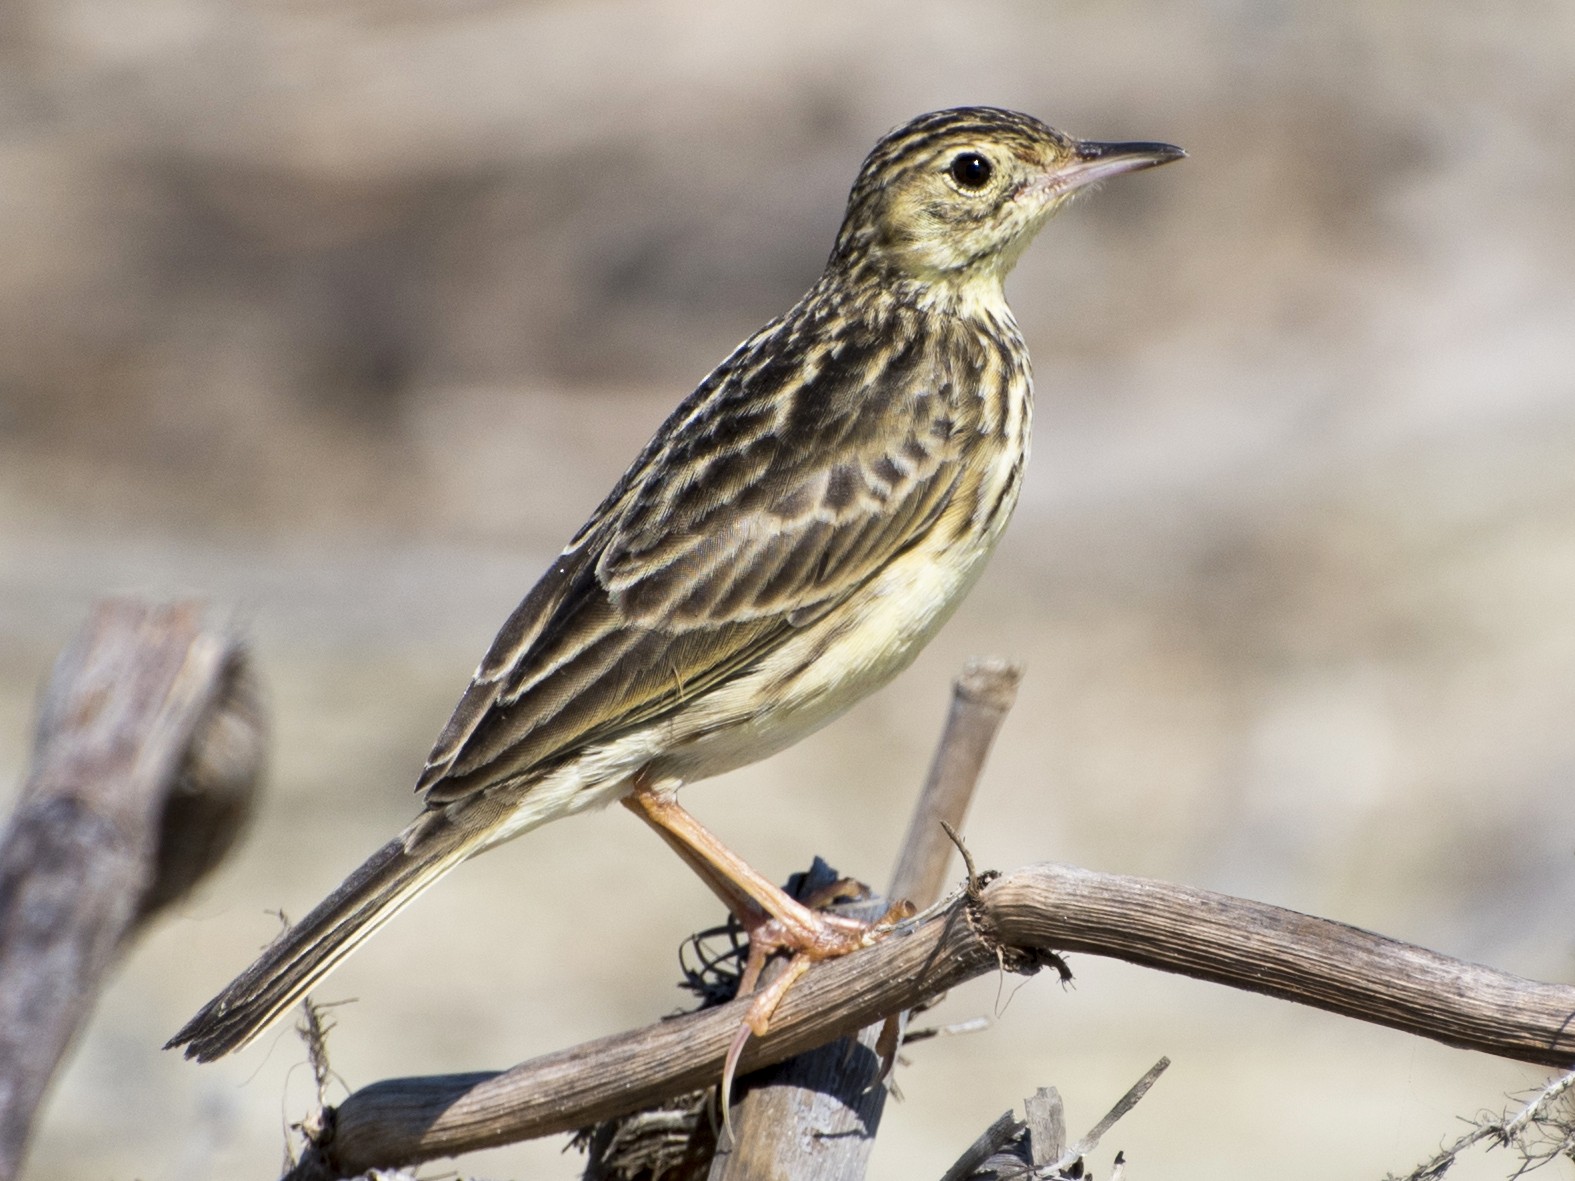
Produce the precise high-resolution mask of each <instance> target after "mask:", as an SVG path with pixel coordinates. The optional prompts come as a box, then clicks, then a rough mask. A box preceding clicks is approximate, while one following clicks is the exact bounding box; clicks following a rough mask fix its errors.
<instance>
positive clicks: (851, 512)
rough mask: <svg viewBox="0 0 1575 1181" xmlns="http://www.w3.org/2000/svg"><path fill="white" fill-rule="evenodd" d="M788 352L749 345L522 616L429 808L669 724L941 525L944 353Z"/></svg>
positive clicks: (654, 450)
mask: <svg viewBox="0 0 1575 1181" xmlns="http://www.w3.org/2000/svg"><path fill="white" fill-rule="evenodd" d="M775 331H776V332H777V333H779V334H780V333H784V332H787V331H788V330H787V329H785V328H783V327H781V326H780V325H779V326H777V328H776V329H775ZM792 346H793V341H792V339H791V338H789V339H787V340H785V341H784V340H782V339H775V338H773V336H772V330H771V329H768V330H766V331H763V332H762V333H761V334H760V335H759V336H757V337H756V338H755V339H754V340H752V341H749V342H746V344H745V345H743V346H741V347H740V349H739V351H738V352H737V353H735V354H734V356H733V357H732V358H730V359H729V360H728V361H727V362H725V363H724V364H723V365H722V366H721V367H720V368H719V369H718V370H717V371H716V373H714V374H712V376H711V377H710V378H708V379H707V381H706V382H705V383H704V384H703V385H702V386H701V387H700V388H699V389H698V390H696V391H695V393H694V394H693V395H692V396H691V397H690V398H689V399H688V400H687V401H686V402H685V403H684V404H683V405H682V406H680V407H679V409H678V410H677V411H676V412H675V413H674V414H673V415H672V417H671V418H669V419H668V421H667V423H666V424H664V426H663V427H662V429H661V430H660V431H659V432H658V434H657V436H656V437H655V438H654V439H653V440H652V442H651V443H650V445H649V446H648V447H647V448H646V450H645V452H644V454H642V456H641V457H640V459H639V460H637V461H636V463H635V464H634V466H633V467H632V468H631V469H630V470H629V472H628V473H627V474H626V475H625V476H624V478H623V480H622V481H621V482H620V484H619V486H618V487H617V488H616V489H614V491H613V493H612V494H611V495H610V496H609V497H608V498H607V500H606V501H605V502H604V503H603V505H602V506H601V508H600V509H598V511H597V513H596V514H595V515H593V516H592V518H591V521H590V522H589V523H588V524H587V525H586V527H585V528H584V529H582V530H581V532H580V534H579V535H578V536H577V537H576V538H575V539H574V541H573V542H571V543H570V547H569V548H568V549H567V550H566V551H565V552H564V554H563V555H562V556H561V557H560V559H559V560H558V561H557V562H556V563H554V565H553V566H552V568H551V569H550V570H549V571H548V572H547V574H546V575H545V576H544V577H543V579H542V580H541V582H540V583H538V584H537V586H536V587H535V588H534V589H533V590H532V591H531V592H530V594H529V595H528V596H527V597H526V598H525V600H524V602H523V603H521V604H520V606H519V607H518V608H517V609H516V610H515V612H514V614H513V615H512V616H510V618H509V620H508V622H507V623H505V624H504V627H503V629H502V631H501V632H500V633H499V634H498V637H497V639H496V640H495V641H494V642H493V645H492V648H491V650H490V651H489V652H488V654H487V656H486V659H485V660H484V661H483V662H482V664H481V667H480V668H479V669H478V670H477V673H476V676H475V678H474V680H473V681H472V682H471V684H470V687H469V688H468V689H467V690H466V692H465V694H464V697H463V698H462V699H461V701H460V703H459V706H458V708H457V709H456V710H455V713H454V716H453V718H452V719H451V720H450V722H449V724H448V726H447V728H446V729H445V730H444V732H443V734H442V736H441V737H440V738H439V740H438V743H437V745H436V746H435V747H434V749H433V751H432V754H431V756H430V758H429V760H428V764H427V768H426V771H425V773H424V774H423V776H422V780H421V783H420V784H419V785H418V786H419V788H420V789H424V790H425V791H426V793H427V802H428V804H429V806H435V805H442V804H446V803H450V802H452V801H454V800H457V799H461V798H463V797H465V796H468V795H470V794H471V793H473V792H476V791H480V790H482V789H484V788H486V787H488V786H491V785H493V784H496V783H500V782H506V781H509V780H515V779H518V778H519V777H521V776H523V775H526V774H528V773H530V772H532V771H533V770H535V769H538V768H540V767H542V766H543V765H547V764H550V763H551V761H553V760H554V759H556V758H559V757H562V756H564V755H566V754H567V753H568V752H570V751H573V750H576V749H578V748H579V747H581V746H582V745H584V744H586V743H588V742H594V741H600V740H605V739H607V738H610V737H614V736H616V735H618V734H619V733H621V732H623V731H624V730H626V729H628V728H629V727H632V726H634V725H637V724H639V723H642V722H645V721H648V720H650V719H652V718H654V717H658V716H660V715H662V714H664V713H666V712H668V711H670V710H673V709H674V708H676V707H678V706H679V705H681V704H682V703H683V702H684V701H685V700H686V699H689V698H692V697H694V696H695V695H696V694H699V693H702V692H704V691H705V690H707V689H709V688H711V687H712V686H714V685H716V684H718V683H719V682H721V681H724V680H726V679H727V678H728V677H730V676H732V675H734V674H736V673H737V672H738V671H740V670H741V669H743V668H744V667H746V666H748V665H750V664H751V663H752V662H754V661H756V660H757V659H759V658H760V656H761V655H762V654H764V653H766V652H768V651H770V650H771V649H772V648H773V647H774V646H775V645H777V644H778V643H780V642H781V641H782V640H783V639H784V638H785V637H786V636H788V635H790V634H791V633H792V632H793V630H794V629H796V628H798V627H802V626H804V625H805V624H806V623H808V622H809V621H811V620H813V619H814V618H817V617H818V616H819V615H820V614H821V613H823V612H825V611H827V610H829V609H831V608H832V607H834V606H835V605H836V604H837V603H838V602H840V601H841V600H842V599H844V598H845V597H846V596H848V595H849V594H851V593H852V592H853V591H854V590H855V589H857V588H858V587H859V586H860V585H862V584H863V583H864V582H865V581H866V580H868V579H869V578H870V577H871V576H872V575H874V574H875V573H877V572H878V571H879V570H881V569H882V568H883V567H884V566H885V565H886V564H887V563H888V562H890V561H891V560H892V558H894V557H895V556H897V555H898V554H899V553H901V552H902V551H903V550H904V549H906V548H907V547H908V546H910V545H911V544H913V543H914V542H915V541H916V540H917V539H918V538H920V537H921V536H923V535H924V533H925V532H926V531H927V530H928V529H929V528H930V527H932V526H933V525H934V523H935V522H936V521H937V520H939V519H940V518H941V516H942V514H943V512H944V510H945V508H946V506H947V504H948V502H949V500H950V498H951V496H950V494H951V490H952V487H953V485H954V483H955V481H956V480H957V478H958V474H957V465H956V464H955V463H953V462H951V459H952V454H953V447H954V444H955V437H954V436H955V435H956V434H957V424H956V422H955V421H954V418H953V416H952V405H953V399H952V398H951V397H950V390H951V388H952V384H951V381H950V380H949V379H948V378H947V377H945V376H944V375H939V376H938V375H937V373H936V367H935V364H934V361H933V357H931V356H928V355H927V354H929V350H928V349H926V348H925V347H924V346H923V344H922V342H920V341H918V340H916V339H911V338H910V339H909V340H908V341H907V342H906V343H905V344H904V343H901V342H899V343H896V344H890V343H887V344H883V343H881V342H879V341H876V340H874V339H873V338H871V339H869V340H867V341H863V342H860V341H858V340H854V341H850V342H845V343H844V344H843V345H842V346H841V347H835V348H828V349H824V350H822V352H823V353H824V355H823V356H822V357H821V359H820V361H819V363H818V364H816V363H813V358H811V363H809V364H806V363H805V361H804V360H803V358H802V357H799V358H798V359H797V360H793V359H792V358H793V355H794V349H793V347H792ZM762 357H764V358H766V359H764V360H762V359H761V358H762ZM805 375H808V378H809V379H808V380H807V381H806V380H805V379H804V378H805ZM893 415H899V416H900V417H898V418H896V419H895V420H894V418H893Z"/></svg>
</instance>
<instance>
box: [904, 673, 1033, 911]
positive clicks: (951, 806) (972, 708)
mask: <svg viewBox="0 0 1575 1181" xmlns="http://www.w3.org/2000/svg"><path fill="white" fill-rule="evenodd" d="M1022 677H1023V670H1022V666H1021V665H1016V664H1012V663H1010V662H1009V661H1005V660H998V659H988V658H976V659H973V660H970V661H969V662H968V663H967V664H966V665H965V666H964V667H963V671H962V675H961V676H960V677H958V678H957V682H956V684H954V685H953V686H952V704H951V710H950V712H949V714H948V715H947V718H946V729H945V730H944V731H943V732H942V734H941V742H940V745H939V746H938V747H937V748H936V750H935V759H934V761H933V762H932V763H931V764H930V774H929V777H928V778H927V779H926V780H925V784H924V791H923V792H922V793H920V795H919V803H918V806H917V807H916V808H915V809H914V812H913V819H912V820H911V821H909V823H908V835H907V836H906V837H905V838H904V839H903V842H902V852H901V853H900V854H898V857H897V868H896V869H895V870H894V871H893V872H892V877H891V889H890V890H888V891H887V893H888V895H889V896H890V897H891V898H893V899H907V900H908V901H909V902H911V903H913V904H914V905H915V906H917V907H919V908H920V909H923V908H924V907H926V906H930V905H932V904H933V903H934V902H935V901H936V899H938V898H939V897H940V896H941V892H942V891H943V890H944V889H945V888H946V870H947V866H949V865H950V864H951V859H952V854H953V853H955V852H956V849H955V847H954V846H953V845H952V842H951V838H949V837H948V836H947V835H946V829H945V828H944V827H943V826H942V822H943V821H944V822H945V823H946V824H949V825H951V826H952V828H953V829H955V830H957V831H959V832H961V831H962V827H963V818H964V817H965V816H967V815H968V805H969V803H970V802H971V801H972V800H973V793H974V788H975V787H976V786H977V785H978V782H979V776H980V774H982V773H983V771H984V761H985V759H986V758H987V757H988V756H989V754H990V748H991V747H992V746H994V745H995V736H996V734H997V733H998V732H999V731H1000V728H1001V723H1002V722H1003V721H1005V720H1006V714H1007V711H1008V710H1010V709H1011V708H1012V703H1013V702H1014V701H1016V700H1017V685H1018V682H1019V681H1021V680H1022Z"/></svg>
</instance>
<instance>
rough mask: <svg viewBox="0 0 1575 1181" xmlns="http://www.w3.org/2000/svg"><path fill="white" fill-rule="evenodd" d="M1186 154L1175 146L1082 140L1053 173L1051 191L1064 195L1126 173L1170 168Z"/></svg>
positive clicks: (1050, 180)
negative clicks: (1167, 166)
mask: <svg viewBox="0 0 1575 1181" xmlns="http://www.w3.org/2000/svg"><path fill="white" fill-rule="evenodd" d="M1186 154H1187V153H1186V152H1184V151H1182V150H1181V149H1180V148H1178V147H1176V146H1175V145H1174V144H1156V143H1124V144H1102V143H1094V142H1092V141H1090V140H1082V141H1079V143H1078V145H1077V148H1076V150H1075V151H1074V153H1073V155H1072V158H1071V159H1070V160H1068V161H1067V162H1066V163H1065V164H1063V165H1061V167H1059V168H1057V169H1056V170H1055V171H1054V172H1052V173H1050V176H1049V185H1050V188H1051V189H1052V190H1054V191H1055V192H1057V193H1060V194H1063V195H1064V194H1067V193H1071V192H1073V191H1074V190H1077V189H1081V188H1083V187H1084V186H1086V185H1091V184H1097V183H1098V182H1099V181H1102V180H1108V179H1109V178H1110V177H1112V176H1120V175H1121V174H1122V173H1123V172H1136V171H1138V170H1139V169H1140V168H1157V167H1159V165H1161V164H1169V163H1170V162H1171V161H1172V160H1180V159H1181V158H1182V157H1183V156H1185V155H1186Z"/></svg>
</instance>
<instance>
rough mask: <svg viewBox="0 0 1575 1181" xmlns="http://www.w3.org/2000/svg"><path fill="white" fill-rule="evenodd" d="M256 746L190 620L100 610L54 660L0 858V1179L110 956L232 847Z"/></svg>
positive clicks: (233, 649) (183, 615)
mask: <svg viewBox="0 0 1575 1181" xmlns="http://www.w3.org/2000/svg"><path fill="white" fill-rule="evenodd" d="M264 741H265V726H264V719H263V712H262V708H261V704H260V701H259V697H258V689H257V684H256V682H255V680H254V678H253V675H252V672H251V668H250V665H249V663H248V661H247V660H246V658H245V655H244V653H243V652H242V649H241V647H240V645H239V643H238V641H237V640H236V639H235V638H234V637H233V636H231V635H228V634H225V633H224V632H222V631H220V630H215V629H214V628H212V627H211V626H208V625H206V624H204V622H203V609H202V607H201V606H200V605H199V604H196V603H190V602H185V603H173V604H167V605H164V604H151V603H143V602H138V601H136V600H132V599H110V600H106V601H104V602H101V603H100V604H99V605H98V606H97V608H96V609H95V610H94V612H93V616H92V618H91V619H90V620H89V621H88V623H87V625H86V626H85V627H84V628H83V630H82V632H81V634H80V635H79V636H78V637H77V639H76V641H75V642H74V643H73V644H72V645H71V647H70V648H68V649H67V650H66V652H65V653H64V655H62V656H61V658H60V660H59V662H58V663H57V665H56V667H55V672H54V676H53V677H52V678H51V680H50V682H49V684H48V685H47V687H46V688H45V690H44V693H43V696H42V699H41V704H40V708H39V720H38V728H37V736H36V741H35V745H34V752H33V767H32V770H31V772H30V773H29V775H28V777H27V783H26V785H25V787H24V788H23V792H22V797H21V800H20V801H19V803H18V805H17V808H16V812H15V814H14V815H13V816H12V818H11V822H10V825H9V827H8V829H7V831H6V834H5V838H4V842H3V844H0V1178H7V1179H9V1178H11V1177H14V1176H16V1174H17V1172H18V1170H19V1169H20V1167H21V1162H22V1159H23V1155H24V1153H25V1151H26V1148H27V1141H28V1135H29V1132H30V1130H31V1128H32V1123H33V1117H34V1114H35V1113H36V1111H37V1108H38V1105H39V1102H40V1101H41V1099H42V1098H43V1096H44V1093H45V1092H46V1090H47V1089H48V1086H49V1082H50V1080H51V1079H52V1078H53V1077H54V1073H55V1069H56V1067H57V1066H58V1064H59V1062H60V1059H61V1057H62V1056H63V1055H64V1054H65V1052H66V1049H67V1048H68V1047H69V1045H70V1044H71V1041H72V1038H73V1037H74V1035H75V1034H76V1031H77V1030H78V1028H79V1027H80V1026H81V1025H82V1023H83V1022H84V1021H85V1020H86V1019H87V1017H88V1015H89V1014H90V1012H91V1011H92V1008H93V1003H94V1001H95V999H96V998H97V996H98V993H99V990H100V988H101V986H102V984H103V978H104V976H105V974H106V973H107V972H108V970H109V968H110V967H111V966H112V965H113V964H114V962H115V960H116V959H117V957H118V956H119V954H120V952H121V950H122V949H123V947H124V945H125V943H126V942H127V941H128V940H129V939H130V938H131V937H132V936H133V935H135V934H136V933H137V932H138V931H139V930H140V929H141V927H142V924H143V923H144V922H145V920H146V919H147V918H148V917H149V916H151V915H152V914H154V913H155V912H156V911H157V910H159V909H160V908H161V907H164V906H167V905H169V904H170V903H171V902H173V901H175V900H176V899H177V898H179V897H181V896H182V895H184V894H185V893H186V892H187V891H188V890H190V889H191V887H192V886H193V885H195V884H196V883H197V882H198V881H199V880H200V879H201V878H202V877H203V876H204V875H206V874H207V873H208V872H209V871H210V870H211V869H213V867H214V866H215V865H217V864H218V863H219V861H220V860H222V858H223V857H224V855H225V854H226V853H227V852H228V851H229V849H230V848H231V846H232V845H233V844H234V842H235V839H236V837H237V836H238V835H239V833H240V831H241V829H242V827H243V826H244V824H245V822H246V819H247V817H248V815H249V814H250V812H251V809H252V805H253V801H254V798H255V793H256V789H257V784H258V781H259V779H260V777H261V768H262V764H263V747H264Z"/></svg>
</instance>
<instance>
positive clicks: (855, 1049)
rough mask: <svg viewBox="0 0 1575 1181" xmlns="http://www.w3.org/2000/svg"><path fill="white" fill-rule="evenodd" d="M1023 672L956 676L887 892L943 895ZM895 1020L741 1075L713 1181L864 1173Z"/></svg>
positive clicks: (870, 912) (1000, 667)
mask: <svg viewBox="0 0 1575 1181" xmlns="http://www.w3.org/2000/svg"><path fill="white" fill-rule="evenodd" d="M1021 677H1022V670H1021V669H1020V668H1019V667H1017V666H1016V665H1013V664H1009V663H1008V662H1006V661H1004V660H970V661H969V662H968V664H967V665H966V666H965V667H964V669H963V672H962V675H961V676H960V677H958V678H957V680H956V682H955V683H954V684H953V686H952V701H951V708H950V711H949V713H948V716H947V719H946V727H945V729H944V730H943V731H942V733H941V740H940V744H939V745H938V746H937V747H936V751H935V757H934V759H933V760H932V761H931V764H930V773H929V776H928V778H927V779H926V780H925V784H924V788H923V790H922V791H921V792H920V793H919V800H918V803H917V805H916V806H915V808H914V812H913V818H912V820H911V821H910V822H909V825H908V833H907V836H906V838H905V839H904V840H903V844H902V849H901V852H900V853H899V854H898V857H897V867H896V869H895V870H894V872H893V874H892V884H891V888H890V889H889V890H888V891H887V894H886V898H889V899H893V900H896V899H903V900H906V901H908V902H911V903H913V904H914V905H915V906H916V907H926V906H930V905H931V904H933V903H934V902H935V901H936V900H937V899H938V898H939V897H940V895H941V889H942V886H943V884H944V883H945V881H946V867H947V864H948V863H949V862H950V861H951V858H952V855H953V853H955V852H956V849H955V847H954V846H953V845H952V843H951V840H950V839H949V838H948V837H947V835H946V830H945V828H944V827H943V825H942V822H943V821H944V822H945V823H947V824H950V825H952V827H953V828H956V827H958V826H960V825H961V824H962V821H963V817H964V816H965V815H966V814H967V812H968V804H969V802H970V801H971V800H972V799H973V793H974V789H975V787H976V786H977V785H978V782H979V775H980V774H981V772H982V771H983V770H984V761H985V758H986V756H987V755H988V754H989V752H990V747H991V745H993V743H994V742H995V735H996V733H997V731H998V730H999V729H1000V726H1001V722H1002V721H1003V720H1004V719H1005V717H1006V712H1007V710H1009V709H1010V708H1011V706H1012V701H1013V699H1014V698H1015V697H1016V696H1017V683H1018V681H1019V680H1020V679H1021ZM886 908H887V902H886V899H884V898H876V899H874V900H873V901H872V902H871V903H869V904H866V905H865V907H864V908H863V910H862V911H861V912H860V913H859V914H858V915H857V917H860V918H865V919H876V918H879V917H880V916H881V915H882V914H883V913H884V912H885V910H886ZM897 1020H898V1021H899V1022H900V1020H901V1018H900V1017H899V1018H898V1019H897ZM898 1028H899V1026H896V1025H894V1026H893V1028H892V1041H893V1044H892V1045H891V1046H890V1047H889V1048H888V1047H882V1046H881V1045H880V1041H881V1036H882V1032H883V1025H872V1026H870V1027H868V1028H867V1029H862V1030H860V1031H859V1032H858V1033H857V1034H854V1035H851V1036H849V1037H844V1038H839V1039H837V1040H836V1041H834V1042H832V1043H831V1044H829V1045H825V1046H821V1047H819V1048H818V1049H815V1050H811V1051H810V1052H809V1053H807V1054H800V1055H799V1056H798V1057H796V1058H793V1059H791V1060H790V1061H787V1062H782V1063H778V1064H777V1065H775V1066H771V1067H768V1068H766V1070H765V1071H763V1072H760V1073H758V1074H755V1075H753V1076H751V1077H748V1078H745V1079H743V1080H742V1081H741V1083H740V1086H739V1088H738V1094H737V1095H736V1096H735V1102H734V1103H733V1110H732V1112H731V1113H730V1114H731V1123H732V1126H733V1129H734V1133H735V1137H736V1139H735V1140H734V1141H733V1142H732V1143H727V1142H726V1141H725V1139H724V1141H723V1143H721V1144H720V1145H719V1146H718V1148H717V1151H716V1156H715V1158H714V1160H713V1162H712V1166H711V1173H710V1178H709V1181H758V1179H762V1178H770V1179H776V1178H782V1179H783V1181H787V1179H789V1178H791V1181H857V1179H858V1178H860V1177H862V1176H864V1172H865V1170H866V1168H867V1167H868V1163H869V1154H870V1150H871V1149H872V1148H873V1147H874V1145H875V1136H876V1134H877V1133H878V1132H879V1130H880V1121H881V1114H882V1112H883V1111H884V1109H885V1106H886V1093H887V1086H886V1081H885V1079H884V1078H883V1070H882V1067H883V1065H884V1063H883V1061H882V1051H883V1049H884V1050H885V1051H886V1052H888V1053H891V1054H895V1053H896V1049H897V1047H896V1044H895V1040H896V1035H897V1030H898Z"/></svg>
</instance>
